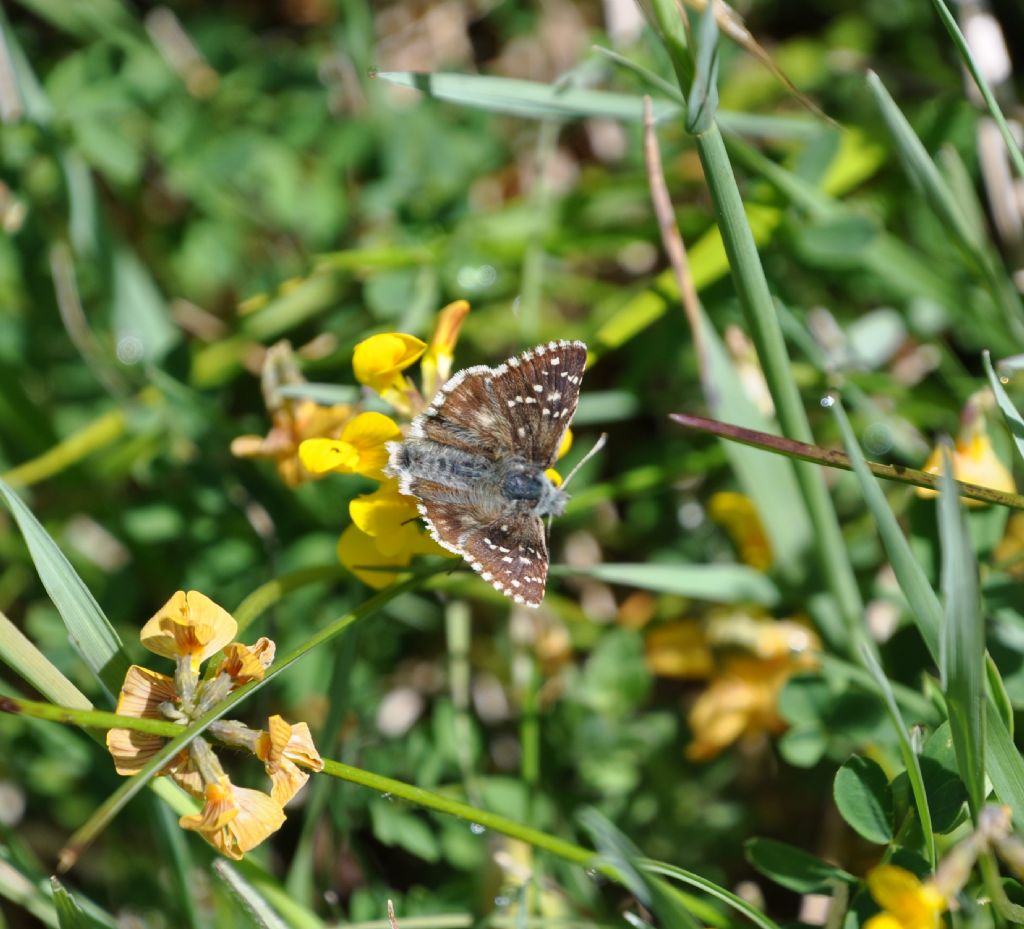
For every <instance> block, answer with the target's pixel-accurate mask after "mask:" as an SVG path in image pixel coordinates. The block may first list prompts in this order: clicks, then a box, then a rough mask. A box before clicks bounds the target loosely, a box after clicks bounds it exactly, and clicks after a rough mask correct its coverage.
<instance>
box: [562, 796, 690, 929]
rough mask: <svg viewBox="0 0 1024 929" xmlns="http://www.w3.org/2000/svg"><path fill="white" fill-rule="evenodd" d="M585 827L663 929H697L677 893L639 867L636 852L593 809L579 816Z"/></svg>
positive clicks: (624, 882)
mask: <svg viewBox="0 0 1024 929" xmlns="http://www.w3.org/2000/svg"><path fill="white" fill-rule="evenodd" d="M580 821H581V822H582V823H583V826H584V828H586V830H587V831H588V832H589V833H590V835H591V836H592V837H593V839H594V844H595V845H596V846H597V849H598V851H599V852H600V853H601V856H602V857H603V858H604V860H605V861H606V862H607V863H608V864H610V865H611V866H612V868H613V869H614V870H615V871H616V872H617V873H618V874H619V876H620V879H621V882H622V884H623V885H624V886H625V887H626V889H627V890H629V891H630V893H632V894H633V895H634V896H635V897H636V898H637V899H638V900H640V901H641V902H642V903H643V904H644V906H646V907H647V908H648V909H650V910H651V911H652V912H653V913H654V915H655V916H656V917H657V918H658V925H659V926H664V927H665V929H700V927H701V923H699V922H698V921H697V920H696V919H695V918H694V916H693V915H692V914H691V913H690V912H689V910H687V909H686V907H685V906H684V905H683V903H682V901H681V900H680V899H679V892H678V890H677V889H676V888H675V887H673V886H672V885H671V884H669V883H668V882H667V881H664V880H662V879H661V878H660V877H657V876H655V875H653V874H651V873H649V872H647V871H644V870H643V869H642V868H638V867H637V863H638V862H639V861H640V860H641V856H640V852H639V850H638V849H637V848H636V847H635V846H634V845H633V843H632V842H630V841H629V839H627V838H626V837H625V836H624V835H623V834H622V833H621V832H620V831H619V830H618V829H616V828H615V826H614V825H612V823H611V822H610V821H609V820H608V819H607V818H606V817H605V816H604V815H603V814H602V813H600V812H598V811H597V810H595V809H592V808H591V809H588V810H584V812H583V813H582V814H581V815H580Z"/></svg>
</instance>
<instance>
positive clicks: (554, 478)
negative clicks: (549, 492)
mask: <svg viewBox="0 0 1024 929" xmlns="http://www.w3.org/2000/svg"><path fill="white" fill-rule="evenodd" d="M544 476H545V477H546V478H547V479H548V480H549V481H551V483H552V484H554V485H555V486H556V487H561V486H562V475H561V474H559V473H558V472H557V471H556V470H555V469H554V468H548V469H547V471H545V472H544Z"/></svg>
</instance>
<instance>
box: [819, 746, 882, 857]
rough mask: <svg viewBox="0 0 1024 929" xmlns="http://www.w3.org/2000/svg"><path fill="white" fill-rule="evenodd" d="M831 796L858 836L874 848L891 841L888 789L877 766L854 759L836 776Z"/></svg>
mask: <svg viewBox="0 0 1024 929" xmlns="http://www.w3.org/2000/svg"><path fill="white" fill-rule="evenodd" d="M832 794H833V796H834V797H835V801H836V806H837V807H838V809H839V812H840V814H841V815H842V817H843V819H845V820H846V821H847V822H848V823H849V824H850V825H851V826H852V827H853V829H854V830H856V832H857V833H858V834H859V835H861V836H863V837H864V838H865V839H867V840H868V841H869V842H874V843H875V844H877V845H885V844H886V843H887V842H889V840H890V839H892V815H893V809H892V788H891V787H890V786H889V781H888V779H887V778H886V776H885V772H884V771H883V770H882V768H881V766H880V765H879V764H878V763H877V762H874V761H872V760H871V759H870V758H864V757H862V756H860V755H854V756H853V757H852V758H850V759H849V760H848V761H847V762H846V763H845V764H844V765H843V766H842V767H841V768H840V769H839V770H838V771H837V772H836V779H835V782H834V783H833V787H832Z"/></svg>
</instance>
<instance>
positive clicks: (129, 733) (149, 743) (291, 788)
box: [107, 590, 323, 859]
mask: <svg viewBox="0 0 1024 929" xmlns="http://www.w3.org/2000/svg"><path fill="white" fill-rule="evenodd" d="M237 631H238V624H237V623H236V622H235V620H234V619H233V618H232V617H231V615H230V614H228V613H227V612H226V611H225V610H223V609H222V608H221V607H219V606H217V604H216V603H214V602H213V601H212V600H210V599H209V598H208V597H205V596H203V594H201V593H198V592H197V591H194V590H190V591H189V592H188V593H185V592H184V591H180V590H179V591H178V592H177V593H176V594H175V595H174V596H173V597H171V599H170V600H168V601H167V603H166V604H164V606H163V607H162V608H161V609H160V610H159V611H158V612H157V613H156V615H155V616H153V618H152V619H150V620H149V622H147V623H146V625H145V626H143V628H142V632H141V633H140V639H141V640H142V644H143V646H144V647H145V648H147V649H149V651H151V652H154V653H155V654H157V655H161V656H163V657H164V658H170V659H171V660H172V661H174V662H175V671H174V676H173V677H168V676H167V675H165V674H159V673H157V672H156V671H151V670H149V668H143V667H140V666H139V665H132V666H131V667H130V668H129V669H128V673H127V675H126V676H125V680H124V685H123V686H122V688H121V694H120V696H119V697H118V701H117V712H118V713H120V714H121V715H122V716H132V717H135V718H137V719H162V720H170V721H173V722H176V723H180V724H182V725H188V724H189V723H190V722H192V721H193V720H195V719H198V718H199V717H200V716H202V715H203V714H204V713H206V712H207V711H209V710H210V709H212V708H213V707H214V706H216V705H217V704H218V703H220V702H221V701H222V700H224V698H225V697H227V695H228V694H229V693H231V691H232V690H234V689H235V688H237V687H241V686H242V685H243V684H247V683H249V682H251V681H258V680H262V678H263V675H264V673H265V672H266V669H267V668H269V667H270V665H271V664H272V663H273V660H274V643H273V642H271V641H270V639H267V638H260V639H259V640H258V641H257V642H256V643H255V645H252V646H249V645H243V644H242V643H240V642H234V641H232V640H233V639H234V637H235V633H236V632H237ZM221 651H223V659H222V660H221V661H220V663H219V664H217V665H216V666H215V667H213V668H212V669H211V670H209V671H208V672H207V674H206V676H205V677H200V674H199V669H200V665H201V664H202V663H203V662H204V661H206V660H207V659H208V658H211V657H212V656H214V655H216V654H217V653H218V652H221ZM207 731H208V732H209V733H210V735H212V736H214V737H215V738H216V739H218V740H219V741H220V742H222V743H224V744H226V745H230V746H232V747H235V748H241V749H244V750H247V751H250V752H252V754H254V755H255V756H256V757H257V758H258V759H259V760H260V761H261V762H263V765H264V768H265V769H266V772H267V775H268V776H269V777H270V783H271V789H270V793H269V795H268V794H266V793H263V792H262V791H259V790H251V789H249V788H245V787H236V786H235V785H234V784H232V783H231V780H230V778H229V777H228V775H227V774H226V773H225V772H224V769H223V767H222V766H221V763H220V760H219V759H218V757H217V755H216V754H215V752H214V751H213V747H212V746H211V744H210V742H208V741H207V740H206V739H205V738H203V737H202V736H200V737H198V738H196V739H193V740H192V742H191V743H190V744H189V746H188V748H187V749H184V750H182V751H181V752H180V753H179V754H178V755H177V756H176V757H175V758H173V759H172V760H171V762H170V763H169V764H168V765H167V767H166V768H165V769H164V770H163V771H162V772H161V774H164V775H168V776H169V777H171V778H173V779H174V781H175V782H176V783H177V784H178V785H180V786H181V787H182V788H184V789H185V790H186V791H188V793H190V794H191V795H192V796H194V797H197V798H198V799H200V800H203V801H204V806H203V808H202V810H201V811H200V812H199V813H197V814H195V815H192V816H182V817H181V819H180V820H179V822H180V824H181V826H182V827H183V828H185V829H192V830H194V831H196V832H198V833H199V834H200V835H201V836H202V837H203V838H204V839H206V840H207V841H208V842H209V843H210V844H211V845H213V846H214V848H216V849H217V850H218V851H220V852H221V853H223V854H224V855H227V856H228V857H229V858H235V859H237V858H241V857H242V855H243V854H244V853H245V852H247V851H249V850H250V849H252V848H255V847H256V846H257V845H259V844H260V842H262V841H263V840H264V839H265V838H267V836H269V835H270V834H271V833H273V832H275V831H276V830H277V829H279V828H280V827H281V825H282V823H283V822H284V820H285V814H284V809H283V807H284V805H285V804H286V803H288V801H289V800H291V799H292V797H294V796H295V794H296V793H298V791H299V790H300V789H301V788H302V786H303V785H304V784H305V783H306V781H307V780H308V778H309V775H308V774H307V773H306V772H305V771H303V770H300V769H301V768H305V769H307V770H310V771H320V770H322V769H323V761H322V760H321V758H320V755H319V754H318V753H317V750H316V747H315V746H314V744H313V739H312V736H311V735H310V732H309V727H308V726H307V725H306V724H305V723H297V724H296V725H294V726H292V725H289V724H288V723H287V722H285V721H284V720H283V719H282V718H281V717H280V716H271V717H270V719H269V720H268V722H267V728H266V729H265V730H253V729H249V728H248V727H247V726H245V725H244V724H243V723H240V722H237V721H235V720H218V721H217V722H215V723H213V724H212V725H211V726H210V727H209V729H208V730H207ZM166 742H167V739H166V738H165V737H163V736H157V735H151V734H149V733H145V732H138V731H135V730H133V729H110V730H109V731H108V732H107V748H108V750H109V751H110V754H111V755H112V756H113V759H114V766H115V768H116V769H117V773H118V774H125V775H129V774H136V773H138V772H139V771H140V770H142V768H143V767H144V766H145V765H146V763H147V762H148V761H149V760H150V759H151V758H152V757H153V756H154V755H155V754H156V753H157V752H158V751H160V749H161V748H162V747H163V746H164V744H165V743H166Z"/></svg>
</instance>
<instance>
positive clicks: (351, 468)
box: [299, 413, 402, 481]
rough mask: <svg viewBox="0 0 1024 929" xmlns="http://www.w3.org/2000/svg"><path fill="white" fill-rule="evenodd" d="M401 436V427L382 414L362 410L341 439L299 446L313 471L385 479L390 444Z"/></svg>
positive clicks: (305, 461) (315, 440) (347, 426)
mask: <svg viewBox="0 0 1024 929" xmlns="http://www.w3.org/2000/svg"><path fill="white" fill-rule="evenodd" d="M401 438H402V430H401V429H400V428H399V427H398V424H397V423H396V422H395V421H394V420H393V419H391V418H390V417H389V416H385V415H383V414H382V413H360V414H359V415H358V416H356V417H355V418H354V419H352V420H350V421H349V422H348V424H347V425H346V426H345V428H344V430H342V433H341V437H340V438H338V439H307V440H306V441H305V442H303V443H302V445H300V446H299V456H300V457H301V459H302V464H303V466H304V467H305V468H306V469H307V470H309V471H311V472H312V473H313V474H325V473H326V472H328V471H339V472H341V473H342V474H362V475H363V476H364V477H372V478H374V479H375V480H378V481H382V480H384V466H385V465H386V464H387V463H388V450H387V443H388V442H394V441H397V440H399V439H401Z"/></svg>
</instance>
